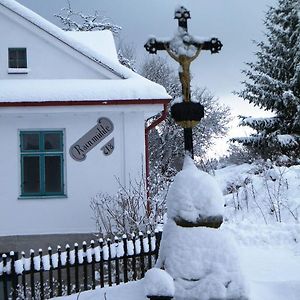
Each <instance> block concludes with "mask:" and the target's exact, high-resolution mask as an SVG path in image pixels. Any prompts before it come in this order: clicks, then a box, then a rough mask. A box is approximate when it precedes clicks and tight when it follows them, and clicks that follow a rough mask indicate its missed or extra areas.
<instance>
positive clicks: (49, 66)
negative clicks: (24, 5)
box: [0, 5, 114, 79]
mask: <svg viewBox="0 0 300 300" xmlns="http://www.w3.org/2000/svg"><path fill="white" fill-rule="evenodd" d="M0 36H1V44H0V79H60V78H65V79H81V78H84V79H106V78H112V77H114V75H113V74H111V73H110V72H108V70H106V69H104V68H103V67H101V66H100V65H98V64H96V63H95V62H93V61H91V60H90V59H89V58H87V57H85V56H84V55H82V54H80V53H78V52H77V51H75V50H74V49H72V48H70V47H69V46H67V45H66V44H64V43H63V42H61V41H59V40H58V39H56V38H55V37H53V36H51V35H49V34H48V33H47V32H45V31H43V30H41V29H40V28H38V27H36V26H35V25H33V24H31V23H30V22H28V21H27V20H25V19H23V18H21V17H20V16H18V15H16V14H15V13H13V12H11V11H9V10H8V9H6V8H4V7H3V6H1V5H0ZM9 47H17V48H18V47H21V48H23V47H24V48H27V58H28V60H27V62H28V69H29V72H28V74H8V72H7V70H8V48H9Z"/></svg>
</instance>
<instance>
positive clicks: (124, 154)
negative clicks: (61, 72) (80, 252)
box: [0, 105, 153, 236]
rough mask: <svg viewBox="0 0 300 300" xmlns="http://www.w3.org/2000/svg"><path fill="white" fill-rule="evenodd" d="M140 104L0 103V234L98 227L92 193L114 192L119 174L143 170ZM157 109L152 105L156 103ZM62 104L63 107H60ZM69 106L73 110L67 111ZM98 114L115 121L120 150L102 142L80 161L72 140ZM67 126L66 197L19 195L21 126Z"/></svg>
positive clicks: (125, 176) (124, 178) (137, 173)
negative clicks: (107, 153)
mask: <svg viewBox="0 0 300 300" xmlns="http://www.w3.org/2000/svg"><path fill="white" fill-rule="evenodd" d="M141 106H142V105H139V106H124V107H120V106H118V107H117V106H110V107H109V106H106V107H70V108H66V107H62V108H51V107H46V108H43V107H42V108H41V107H40V108H24V109H22V108H7V109H5V108H1V109H0V141H1V147H0V235H2V236H4V235H15V234H22V235H24V234H44V233H80V232H93V231H95V224H94V221H93V220H92V219H91V217H92V211H91V209H90V207H89V203H90V199H91V197H92V196H94V195H95V194H97V193H98V192H109V193H114V192H115V191H116V190H117V189H118V184H117V182H116V180H115V177H117V178H119V179H120V181H121V182H122V183H123V184H125V183H126V181H127V180H128V179H129V177H131V178H132V179H135V178H137V177H139V176H140V175H141V173H142V167H144V166H142V165H143V163H144V158H143V155H144V112H143V111H142V110H145V108H144V109H142V108H141ZM152 109H153V108H152ZM59 110H60V111H59ZM68 110H69V111H68ZM99 117H108V118H109V119H111V121H112V122H113V124H114V131H113V133H112V134H111V135H110V136H108V137H107V138H106V139H105V141H108V140H109V139H110V138H111V137H112V136H113V137H114V138H115V150H114V152H113V153H112V154H111V156H108V157H106V156H104V155H103V153H102V151H100V148H101V146H103V144H104V142H105V141H103V142H101V143H100V144H99V145H97V146H96V147H95V148H94V149H92V150H91V151H90V152H89V153H88V154H87V158H86V160H85V161H82V162H78V161H75V160H73V159H72V158H71V157H70V155H69V148H70V146H71V145H72V144H73V143H74V142H75V141H77V140H78V139H79V138H80V137H82V136H83V135H84V134H85V133H86V132H87V131H88V130H90V129H91V128H92V127H93V126H95V125H96V122H97V120H98V118H99ZM28 129H30V130H31V129H39V130H41V129H45V130H46V129H63V130H64V131H65V154H66V159H65V173H66V174H65V175H66V179H65V184H66V195H67V197H66V198H58V197H57V198H51V199H20V198H19V196H20V182H21V179H20V177H21V176H20V149H19V145H20V141H19V131H20V130H28Z"/></svg>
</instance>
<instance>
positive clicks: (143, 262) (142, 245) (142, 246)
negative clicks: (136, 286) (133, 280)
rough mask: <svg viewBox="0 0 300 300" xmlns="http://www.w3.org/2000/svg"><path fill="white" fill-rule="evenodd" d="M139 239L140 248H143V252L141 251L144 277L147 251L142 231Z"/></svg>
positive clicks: (143, 274) (142, 274)
mask: <svg viewBox="0 0 300 300" xmlns="http://www.w3.org/2000/svg"><path fill="white" fill-rule="evenodd" d="M139 240H140V248H141V253H140V262H141V276H142V278H143V277H144V276H145V261H144V256H145V251H144V236H143V233H142V232H140V233H139Z"/></svg>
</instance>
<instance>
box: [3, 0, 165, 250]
mask: <svg viewBox="0 0 300 300" xmlns="http://www.w3.org/2000/svg"><path fill="white" fill-rule="evenodd" d="M0 36H1V44H0V141H1V147H0V252H5V251H8V250H16V251H20V250H27V249H28V248H29V245H30V243H31V245H32V246H30V247H34V245H36V246H37V247H43V246H44V247H46V246H49V245H51V241H55V243H58V242H61V243H67V242H68V243H70V242H72V241H73V240H72V239H71V237H73V238H78V236H79V234H90V233H92V232H94V231H95V222H94V221H93V219H92V211H91V209H90V206H89V204H90V200H91V198H92V197H93V196H95V195H96V194H97V193H109V194H113V193H115V192H116V191H117V190H118V188H119V184H122V185H123V186H125V187H126V186H128V184H129V181H130V180H136V179H139V178H141V176H143V172H144V170H145V167H146V161H145V121H146V120H147V119H148V118H149V117H151V116H154V115H156V114H157V113H159V112H161V111H163V110H164V109H166V105H167V103H168V102H169V101H170V97H169V95H168V94H167V93H166V91H165V89H164V88H162V87H161V86H159V85H157V84H155V83H153V82H150V81H148V80H147V79H145V78H143V77H141V76H139V75H138V74H136V73H134V72H132V71H131V70H129V69H127V68H126V67H124V66H122V65H121V64H120V63H119V62H118V60H117V54H116V50H115V47H114V44H113V37H112V35H111V33H110V32H90V33H89V32H86V33H76V32H75V33H74V32H71V33H68V32H64V31H62V30H61V29H59V28H58V27H56V26H55V25H53V24H51V23H50V22H48V21H46V20H45V19H43V18H42V17H40V16H38V15H37V14H35V13H34V12H32V11H30V10H29V9H27V8H25V7H24V6H22V5H20V4H19V3H17V2H15V1H13V0H0ZM146 132H147V129H146Z"/></svg>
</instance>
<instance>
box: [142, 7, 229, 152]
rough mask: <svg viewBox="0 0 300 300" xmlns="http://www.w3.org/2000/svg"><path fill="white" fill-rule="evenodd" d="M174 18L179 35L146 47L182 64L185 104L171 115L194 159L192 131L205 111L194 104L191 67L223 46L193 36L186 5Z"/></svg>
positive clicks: (153, 42)
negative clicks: (206, 52)
mask: <svg viewBox="0 0 300 300" xmlns="http://www.w3.org/2000/svg"><path fill="white" fill-rule="evenodd" d="M174 18H175V19H177V20H178V32H177V34H176V35H175V36H174V37H173V38H172V39H171V40H169V41H168V40H162V39H161V40H159V39H156V38H155V37H153V38H150V39H149V40H148V41H147V43H146V44H145V45H144V47H145V48H146V50H147V51H148V52H149V53H150V54H156V53H157V51H158V50H165V51H167V53H168V54H169V55H170V56H171V57H172V58H173V59H174V60H175V61H176V62H178V63H179V65H180V68H179V79H180V82H181V86H182V98H183V99H182V100H183V101H181V103H180V102H179V103H176V104H173V105H172V107H171V115H172V117H173V118H174V119H175V121H176V123H178V124H179V125H181V126H182V127H183V128H184V148H185V151H188V152H189V153H190V155H191V156H192V157H193V156H194V154H193V135H192V128H193V127H194V126H196V125H197V124H198V123H199V122H200V120H201V118H202V117H203V116H204V108H203V106H202V105H201V104H200V103H195V102H192V101H191V88H190V83H191V77H190V65H191V62H192V61H193V60H194V59H195V58H196V57H197V56H198V55H199V53H200V51H201V50H210V52H211V53H212V54H213V53H218V52H219V51H220V50H221V48H222V46H223V45H222V43H221V42H220V41H219V40H218V39H217V38H211V39H199V38H195V37H193V36H191V35H190V34H189V33H188V28H187V20H188V19H190V18H191V16H190V12H189V11H188V10H187V9H186V8H184V7H183V6H181V7H179V8H178V9H176V10H175V17H174Z"/></svg>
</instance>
